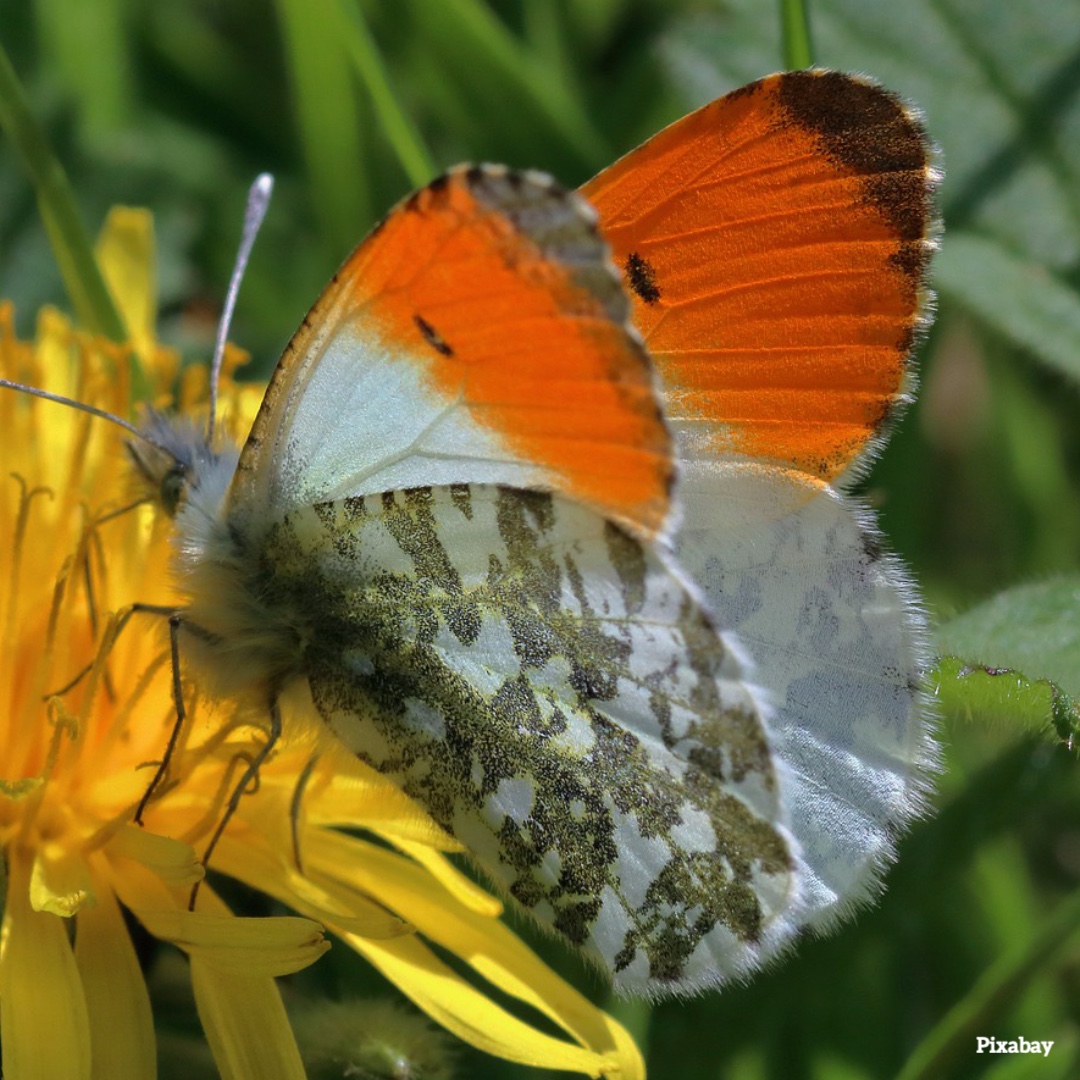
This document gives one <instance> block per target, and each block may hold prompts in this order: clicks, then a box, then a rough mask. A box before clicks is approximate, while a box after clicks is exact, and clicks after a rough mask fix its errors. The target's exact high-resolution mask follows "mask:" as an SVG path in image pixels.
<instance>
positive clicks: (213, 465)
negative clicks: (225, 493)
mask: <svg viewBox="0 0 1080 1080" xmlns="http://www.w3.org/2000/svg"><path fill="white" fill-rule="evenodd" d="M140 435H141V436H142V437H141V438H139V439H131V440H129V441H128V443H127V449H128V454H129V455H130V457H131V460H132V463H133V464H134V466H135V470H136V472H137V474H138V476H139V480H140V482H141V483H142V484H143V486H144V488H145V492H146V497H147V499H148V500H149V501H152V502H154V503H156V504H157V505H158V506H160V507H161V508H162V510H164V511H165V513H166V514H168V516H169V517H176V515H177V513H178V512H179V511H180V509H181V507H182V505H183V504H184V503H185V502H187V500H188V498H189V497H190V495H191V493H192V491H194V490H196V489H198V488H200V487H201V486H202V483H203V480H204V478H205V477H207V476H209V475H213V474H214V473H216V471H217V467H218V464H219V462H220V460H221V454H220V453H218V452H217V451H215V450H213V449H212V448H211V446H210V443H209V440H208V439H207V435H206V432H205V430H203V429H202V428H200V427H198V426H197V425H196V424H195V423H193V422H192V421H191V420H189V419H188V418H187V417H183V416H170V415H167V414H166V413H162V412H159V411H158V410H156V409H150V410H147V413H146V417H145V419H144V421H143V424H142V426H141V428H140Z"/></svg>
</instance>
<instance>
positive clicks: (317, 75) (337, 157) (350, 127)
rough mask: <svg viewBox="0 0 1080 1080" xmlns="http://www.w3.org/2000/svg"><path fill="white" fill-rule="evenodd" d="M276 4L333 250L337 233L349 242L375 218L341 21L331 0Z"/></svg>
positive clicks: (317, 201)
mask: <svg viewBox="0 0 1080 1080" xmlns="http://www.w3.org/2000/svg"><path fill="white" fill-rule="evenodd" d="M277 9H278V17H279V19H280V22H281V33H282V37H283V39H284V42H285V51H286V61H287V64H288V68H289V77H290V79H291V83H292V91H293V101H294V107H295V115H296V124H297V127H298V129H299V132H300V141H301V145H302V146H303V151H304V159H305V161H306V162H307V168H308V174H309V176H310V178H311V186H312V193H311V194H312V199H313V201H314V207H315V214H316V217H317V219H318V222H319V229H320V232H321V233H322V237H323V240H324V242H325V245H326V247H327V250H328V251H332V252H334V253H335V254H336V255H337V256H338V257H340V255H341V253H342V250H343V246H342V244H341V237H343V236H344V237H347V238H348V242H349V243H351V242H352V241H354V240H355V239H356V237H358V236H360V235H361V234H362V233H363V232H364V231H365V230H366V229H367V227H368V226H369V225H370V224H371V220H372V218H373V217H374V210H373V207H372V199H371V187H370V184H369V183H368V180H367V173H366V171H365V169H364V156H363V149H362V145H361V131H362V121H361V117H360V110H359V105H358V102H357V95H356V89H355V86H354V84H353V76H352V70H351V68H352V61H351V60H350V58H349V56H348V54H347V52H346V50H345V47H344V41H343V37H344V29H345V20H344V19H343V18H342V14H341V8H340V6H339V4H338V0H277ZM346 246H347V245H346Z"/></svg>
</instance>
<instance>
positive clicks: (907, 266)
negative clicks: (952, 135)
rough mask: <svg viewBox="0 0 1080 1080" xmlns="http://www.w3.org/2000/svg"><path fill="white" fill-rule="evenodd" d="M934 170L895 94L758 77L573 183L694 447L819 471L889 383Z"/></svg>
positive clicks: (816, 79)
mask: <svg viewBox="0 0 1080 1080" xmlns="http://www.w3.org/2000/svg"><path fill="white" fill-rule="evenodd" d="M935 180H936V174H935V172H934V170H933V168H932V165H931V147H930V143H929V141H928V139H927V136H926V134H925V132H924V130H923V128H922V126H921V125H920V123H919V121H918V120H917V118H916V117H915V116H913V114H912V113H911V111H910V110H909V109H908V108H907V107H906V106H905V105H904V104H903V103H902V102H901V101H900V100H899V99H898V98H897V97H895V96H894V95H893V94H891V93H889V92H888V91H886V90H883V89H881V88H880V87H878V86H876V85H874V84H872V83H869V82H866V81H864V80H862V79H859V78H856V77H853V76H850V75H843V74H838V73H834V72H821V71H805V72H792V73H788V74H782V75H773V76H771V77H769V78H766V79H763V80H761V81H760V82H756V83H752V84H751V85H749V86H746V87H744V88H743V89H741V90H737V91H735V92H734V93H732V94H728V95H727V96H726V97H722V98H720V99H718V100H717V101H714V102H712V103H711V104H709V105H706V106H704V108H701V109H699V110H698V111H697V112H694V113H692V114H690V115H689V116H687V117H685V118H684V119H682V120H680V121H678V122H676V123H674V124H672V125H671V126H670V127H668V128H667V129H665V130H664V131H662V132H660V134H658V135H657V136H656V137H655V138H653V139H650V140H649V141H648V142H647V143H645V144H644V145H643V146H641V147H639V148H638V149H637V150H634V151H632V152H631V153H629V154H627V155H626V156H625V157H624V158H622V159H621V160H620V161H618V162H616V163H615V164H614V165H612V166H611V167H610V168H609V169H606V170H605V171H604V172H602V173H600V175H599V176H597V177H596V178H595V179H593V180H592V181H590V182H589V183H588V184H586V185H585V186H584V188H582V193H583V194H584V195H585V196H586V197H587V198H588V199H589V200H590V201H591V202H592V203H593V205H594V206H595V207H596V208H597V210H598V211H599V213H600V219H601V229H602V231H603V234H604V236H605V238H606V239H607V240H608V242H609V243H610V244H611V246H612V248H613V252H614V256H615V258H616V261H617V262H618V264H619V265H620V267H621V268H622V269H623V272H624V275H625V281H626V284H627V286H628V289H629V290H630V291H631V292H632V294H633V302H634V321H635V323H636V325H637V327H638V328H639V330H640V331H641V333H642V335H643V336H644V338H645V342H646V344H647V346H648V348H649V351H650V353H651V354H652V356H653V357H654V359H655V360H656V362H657V365H658V367H659V368H660V371H661V373H662V375H663V379H664V382H665V383H666V385H667V387H668V397H667V402H666V411H667V414H668V416H669V419H671V420H672V421H673V422H674V424H675V426H676V428H677V429H679V430H680V432H681V435H682V440H683V445H684V449H685V450H686V451H687V452H689V453H692V454H701V455H704V456H708V457H712V456H722V455H725V454H728V453H732V452H734V453H738V454H747V455H751V456H753V457H756V458H759V459H763V460H766V461H771V462H775V463H777V464H778V465H781V466H791V467H795V468H796V469H798V470H800V471H802V472H805V473H808V474H810V475H812V476H815V477H819V478H821V479H824V480H834V479H835V478H836V477H838V476H839V475H840V474H842V473H844V472H845V471H846V470H847V469H848V468H849V467H850V466H851V465H852V464H853V463H856V462H857V461H858V459H859V458H860V456H862V455H863V454H864V451H865V450H866V449H867V447H868V446H870V445H872V444H873V442H874V440H875V437H876V436H878V435H879V433H880V432H881V430H882V428H883V426H884V425H885V424H886V421H887V420H888V418H889V416H890V415H891V413H892V412H893V411H894V408H895V406H896V405H897V403H898V402H899V401H901V400H902V399H903V396H904V393H905V383H906V381H907V378H908V357H909V354H910V352H911V349H912V345H913V341H914V338H915V335H916V332H917V330H918V328H919V325H920V321H921V319H922V318H923V316H924V313H925V305H926V303H927V293H926V290H925V275H926V266H927V261H928V256H929V254H930V251H931V250H932V248H933V241H932V239H931V236H930V232H931V194H932V189H933V186H934V183H935Z"/></svg>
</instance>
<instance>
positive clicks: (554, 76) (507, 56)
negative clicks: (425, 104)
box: [411, 0, 613, 168]
mask: <svg viewBox="0 0 1080 1080" xmlns="http://www.w3.org/2000/svg"><path fill="white" fill-rule="evenodd" d="M411 6H412V8H413V10H414V13H415V19H416V21H417V25H418V26H419V27H420V32H421V33H422V34H423V35H424V38H425V41H426V44H427V45H428V47H429V48H432V49H440V50H441V53H442V54H443V55H442V58H443V59H444V60H445V62H446V63H447V64H449V65H451V66H452V70H453V73H454V77H455V78H458V79H461V80H467V81H469V82H471V84H472V86H473V89H474V90H481V89H482V91H483V92H482V94H481V96H482V97H484V98H486V100H488V101H489V102H490V105H491V108H492V110H494V114H495V115H505V111H506V109H507V108H513V109H514V110H515V111H516V112H517V114H518V115H519V117H520V122H521V123H523V124H528V125H530V126H531V128H532V129H534V130H537V131H541V130H542V131H545V132H550V135H549V136H547V137H550V138H551V139H554V140H558V141H560V142H561V143H562V144H563V146H564V147H566V148H567V149H568V150H569V151H570V152H571V153H572V154H573V155H574V156H575V157H576V158H577V159H578V161H579V162H580V163H581V165H582V166H585V167H587V168H594V167H595V166H596V164H597V163H598V162H600V163H602V162H605V161H608V160H610V159H611V157H612V156H613V152H612V150H611V148H610V147H609V146H608V143H607V139H606V138H605V137H604V135H603V134H602V133H601V132H600V131H599V130H598V129H597V128H596V127H595V125H594V124H593V123H592V121H591V120H590V119H589V116H588V114H587V113H586V112H585V109H584V108H583V106H582V102H581V101H580V100H579V99H578V98H577V97H575V95H574V94H573V93H572V92H571V90H570V89H569V88H568V87H567V86H566V85H565V84H564V83H563V82H562V81H561V79H560V78H559V73H558V71H553V70H551V69H550V68H549V67H547V66H546V65H545V64H544V63H542V62H541V61H540V60H539V59H538V58H537V57H536V55H535V54H534V53H532V52H531V51H530V50H529V49H527V48H526V47H525V45H524V44H523V43H522V42H521V41H520V40H519V39H518V38H516V37H515V36H514V35H513V34H512V33H511V32H510V31H509V30H508V29H507V27H506V26H505V24H504V23H502V22H501V21H500V20H499V19H498V18H497V16H496V15H495V14H494V13H493V12H492V11H491V10H490V9H489V8H488V7H487V6H486V5H484V4H482V3H479V2H478V0H439V2H438V3H434V4H432V3H430V2H428V0H412V5H411ZM447 41H452V42H453V49H452V50H449V51H447V50H446V47H445V42H447Z"/></svg>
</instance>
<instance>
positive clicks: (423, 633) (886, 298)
mask: <svg viewBox="0 0 1080 1080" xmlns="http://www.w3.org/2000/svg"><path fill="white" fill-rule="evenodd" d="M935 183H936V173H935V170H934V168H933V166H932V163H931V151H930V145H929V142H928V139H927V136H926V134H925V132H924V130H923V128H922V126H921V124H920V122H919V120H918V119H917V117H916V116H915V115H914V114H913V113H912V112H911V110H909V109H908V108H907V107H906V106H905V105H904V104H903V103H901V102H900V101H899V99H897V98H896V97H894V96H893V95H892V94H890V93H889V92H887V91H885V90H883V89H881V88H879V87H877V86H876V85H873V84H871V83H869V82H867V81H864V80H862V79H859V78H855V77H852V76H848V75H842V74H837V73H830V72H822V71H810V72H795V73H789V74H782V75H775V76H772V77H770V78H767V79H764V80H761V81H759V82H756V83H753V84H751V85H750V86H747V87H745V88H743V89H742V90H738V91H736V92H735V93H733V94H729V95H728V96H726V97H723V98H720V99H719V100H717V101H714V102H713V103H712V104H710V105H707V106H705V107H704V108H702V109H700V110H699V111H697V112H695V113H693V114H691V115H690V116H688V117H686V118H684V119H683V120H681V121H679V122H677V123H676V124H674V125H672V126H671V127H669V128H667V129H666V130H665V131H663V132H661V133H660V134H659V135H657V136H656V137H655V138H653V139H652V140H650V141H649V142H647V143H645V144H644V145H643V146H641V147H639V148H638V149H637V150H635V151H633V152H631V153H630V154H628V155H627V156H626V157H624V158H623V159H621V160H620V161H618V162H616V163H615V164H614V165H613V166H611V168H609V169H607V170H606V171H604V172H602V173H601V174H600V175H599V176H597V177H596V178H595V179H594V180H592V181H590V182H589V183H588V184H586V185H585V186H584V188H582V189H581V191H580V192H571V191H567V190H565V189H563V188H561V187H560V186H558V185H557V184H556V183H555V182H554V181H553V180H551V179H550V178H548V177H547V176H545V175H543V174H540V173H533V172H518V171H513V170H509V169H505V168H498V167H492V166H479V167H462V168H458V169H454V170H451V171H450V172H448V173H447V174H445V175H444V176H442V177H440V178H438V179H437V180H434V181H433V182H431V183H430V184H428V185H427V186H426V187H425V188H422V189H421V190H419V191H417V192H416V193H415V194H413V195H411V196H410V197H408V198H407V199H406V200H405V201H403V202H402V203H401V204H399V205H398V206H397V207H396V208H395V209H394V210H392V211H391V212H390V214H389V215H388V216H387V217H386V218H385V220H383V222H382V223H381V224H380V225H378V226H377V227H376V228H375V230H374V231H373V232H372V233H371V235H370V236H368V238H367V239H366V240H364V241H363V242H362V243H361V244H360V246H359V247H358V248H357V249H356V250H355V251H354V252H353V254H352V255H351V256H350V257H349V258H348V259H347V261H346V262H345V264H344V265H343V266H342V268H341V269H340V270H339V271H338V273H337V274H336V276H335V277H334V278H333V280H332V281H331V282H330V284H329V285H328V286H327V288H326V290H325V291H324V292H323V294H322V295H321V296H320V297H319V299H318V300H317V301H316V303H315V305H314V307H313V308H312V309H311V311H310V312H309V314H308V315H307V317H306V318H305V319H304V321H303V324H302V325H301V327H300V329H299V330H298V331H297V333H296V335H295V336H294V337H293V339H292V341H291V342H290V343H289V345H288V347H287V348H286V350H285V352H284V355H283V356H282V358H281V360H280V362H279V363H278V366H277V368H276V370H275V372H274V374H273V377H272V378H271V380H270V383H269V386H268V389H267V391H266V395H265V398H264V400H263V403H262V406H261V408H260V410H259V412H258V414H257V417H256V419H255V421H254V424H253V427H252V429H251V432H250V434H249V435H248V437H247V440H246V442H245V443H244V444H243V446H242V447H240V446H234V445H230V444H228V443H227V442H221V441H220V440H219V441H215V442H214V443H213V445H211V444H210V443H209V442H208V440H207V438H206V437H205V436H204V435H202V434H201V433H198V432H195V431H193V430H191V429H189V428H182V427H180V426H177V425H176V424H175V423H174V422H173V421H172V420H170V419H168V418H165V417H161V416H157V415H154V416H152V417H151V418H150V420H149V421H148V425H147V427H146V429H145V430H144V433H143V435H144V440H143V442H141V443H140V442H138V441H136V442H135V443H133V445H132V452H133V456H134V458H135V460H136V463H137V465H138V467H139V470H140V472H141V473H142V475H143V477H144V479H145V480H146V481H147V483H148V484H149V485H150V486H151V488H152V489H153V490H154V491H156V492H157V493H158V498H159V501H160V502H161V504H162V506H163V507H164V508H165V509H166V510H167V511H169V512H171V513H175V526H174V528H175V535H176V556H175V574H176V583H177V587H178V589H179V591H180V593H181V594H182V596H183V597H184V601H183V603H182V605H181V606H180V607H178V609H177V611H176V614H175V617H174V626H175V633H176V636H177V642H178V645H179V652H180V655H181V657H182V661H183V664H184V666H185V667H186V669H187V672H188V674H189V675H190V677H191V678H192V679H193V680H194V681H196V682H197V683H198V685H199V686H200V689H202V690H205V691H207V692H209V693H211V694H213V695H217V696H220V697H228V698H232V699H238V700H246V701H249V702H253V703H254V704H255V705H256V706H257V707H258V708H259V709H262V710H265V715H267V716H269V717H270V718H271V721H272V723H271V729H272V731H274V732H276V731H277V729H278V728H279V727H280V723H281V717H280V708H281V706H280V702H281V699H282V695H283V694H285V693H286V691H289V690H290V689H291V688H293V687H295V686H297V685H299V686H306V688H307V690H308V691H309V692H310V697H311V702H312V704H313V705H314V709H315V710H316V711H317V713H318V715H319V716H320V717H321V718H322V720H323V721H324V722H325V724H326V725H327V726H328V727H329V728H330V729H331V730H332V731H333V733H334V734H335V736H336V737H337V738H338V739H339V740H340V741H341V742H342V743H343V744H344V745H345V746H346V747H347V748H348V749H349V750H350V751H351V752H352V753H354V754H356V755H357V756H358V757H360V758H361V759H362V760H363V761H365V762H366V763H367V764H368V765H370V766H371V767H372V768H374V769H376V770H378V771H379V772H380V773H383V774H385V775H386V776H388V777H390V778H392V779H393V780H394V781H395V782H396V783H397V784H398V785H400V786H401V788H402V789H403V790H404V791H405V792H406V793H408V794H409V795H410V796H412V797H413V798H414V799H415V800H416V801H417V802H418V803H420V804H421V805H422V806H423V807H424V808H425V809H426V810H427V811H428V812H429V813H430V814H431V815H432V817H433V818H434V819H435V820H436V821H437V822H439V823H440V824H441V825H442V826H443V827H445V828H446V829H447V830H448V831H450V832H451V833H453V835H454V836H456V837H457V838H458V839H459V840H460V841H462V842H463V843H464V844H465V845H466V847H467V848H468V849H469V851H470V852H471V854H472V856H473V858H474V859H475V861H476V863H477V864H478V865H479V866H480V867H481V869H482V870H483V871H485V872H486V874H488V875H489V876H490V877H491V878H492V879H493V880H494V881H495V882H496V883H497V884H498V885H499V886H500V887H501V889H502V890H503V891H504V892H505V893H506V894H508V895H509V896H511V897H512V898H513V899H514V900H515V901H516V902H517V904H518V905H519V906H520V907H522V908H523V909H524V910H525V911H527V912H528V913H529V914H531V915H532V916H533V917H535V919H537V920H538V921H539V922H540V923H542V924H544V925H545V926H548V927H550V928H552V929H553V930H554V931H555V932H556V933H557V934H558V935H559V936H561V937H562V938H563V939H564V940H565V941H566V942H568V943H569V944H570V945H571V946H574V947H576V948H578V949H580V950H581V951H583V952H584V954H585V955H586V956H587V957H588V958H589V959H590V960H592V961H593V962H595V963H596V964H597V965H599V966H600V967H601V968H602V969H604V970H605V971H607V972H608V973H609V974H610V976H611V978H612V979H613V980H614V983H615V985H616V988H617V989H619V990H620V991H623V992H627V993H637V994H645V995H650V996H657V995H661V994H665V993H683V992H690V991H694V990H697V989H701V988H704V987H709V986H714V985H718V984H720V983H722V982H723V981H725V980H727V979H729V978H732V977H737V976H740V975H743V974H745V973H746V972H748V971H750V970H752V969H753V968H755V967H757V966H758V965H760V964H761V963H762V962H763V961H764V960H766V959H767V958H768V957H770V956H772V955H774V954H775V953H776V952H778V951H779V950H781V949H782V948H783V947H784V946H785V945H787V944H788V943H789V942H790V941H791V940H792V939H793V938H794V937H795V936H796V935H797V934H798V933H799V932H800V931H801V930H802V929H803V928H804V927H826V926H828V925H830V924H831V923H832V922H834V921H836V919H837V918H839V917H840V916H842V915H843V914H844V913H846V912H847V911H848V910H849V909H850V908H851V907H852V906H854V905H856V904H858V903H860V902H862V901H864V900H866V899H867V898H869V897H870V896H872V895H873V894H874V893H875V892H876V890H877V889H878V888H879V884H878V883H879V878H880V874H881V871H882V868H883V866H884V865H885V864H886V863H887V862H888V861H889V860H890V859H891V858H892V854H893V842H894V838H895V835H896V834H897V832H898V831H899V830H900V829H901V828H902V827H903V826H904V825H905V824H906V823H907V822H908V821H909V820H910V819H911V818H912V817H913V816H914V815H915V814H917V813H918V812H919V811H920V808H921V805H922V798H923V794H924V793H925V791H926V788H927V784H928V781H927V777H928V775H929V770H930V768H931V766H932V762H933V756H934V750H933V741H932V736H931V733H930V727H931V724H930V721H929V719H928V710H927V706H926V702H925V700H924V696H923V692H922V690H921V687H920V681H919V670H920V665H921V664H922V662H923V660H924V656H925V652H926V646H925V632H924V628H923V621H922V617H921V615H920V613H919V610H918V605H917V600H916V597H915V591H914V588H913V586H912V584H911V583H910V581H909V579H908V577H907V575H906V573H905V571H904V570H903V568H902V567H901V565H900V564H899V562H898V561H897V560H895V559H894V558H892V557H891V556H890V555H888V554H887V553H886V552H885V551H884V550H883V545H882V542H881V538H880V536H879V534H878V532H877V530H876V527H875V525H874V522H873V519H872V517H871V515H870V512H869V511H868V510H867V509H866V508H864V507H862V506H861V505H860V504H859V503H858V502H857V501H854V500H852V499H851V498H850V497H849V496H847V495H846V494H844V491H845V486H846V485H847V484H848V483H849V482H850V480H851V479H852V478H853V477H855V476H857V475H858V474H859V472H860V470H861V469H862V467H863V466H864V464H865V462H866V460H867V458H868V457H869V456H870V454H871V453H872V451H873V450H874V448H875V447H876V446H877V445H878V444H879V443H880V442H881V440H882V438H883V437H884V432H885V431H886V430H887V429H888V427H889V425H890V423H891V422H892V418H893V417H894V415H895V414H896V412H897V410H898V408H899V407H900V406H901V405H902V404H903V402H904V401H905V400H907V397H908V396H909V390H910V381H911V373H910V355H911V351H912V348H913V344H914V342H915V340H916V338H917V337H918V335H919V333H920V331H921V329H922V328H923V327H924V326H925V323H926V320H927V317H928V316H927V312H928V294H927V291H926V285H925V279H926V269H927V262H928V259H929V256H930V253H931V251H932V249H933V247H934V239H933V234H932V203H931V193H932V189H933V187H934V185H935ZM266 752H267V753H269V752H270V744H269V743H268V744H267V749H266ZM241 789H242V785H241Z"/></svg>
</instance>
